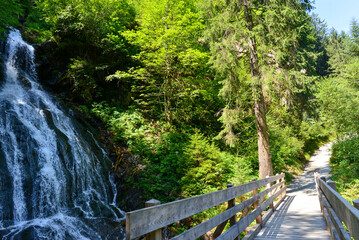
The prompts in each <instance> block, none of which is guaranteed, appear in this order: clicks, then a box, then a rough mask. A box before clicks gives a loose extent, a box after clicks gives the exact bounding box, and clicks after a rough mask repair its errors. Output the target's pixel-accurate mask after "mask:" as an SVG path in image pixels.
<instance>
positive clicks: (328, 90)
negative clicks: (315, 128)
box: [316, 59, 359, 134]
mask: <svg viewBox="0 0 359 240" xmlns="http://www.w3.org/2000/svg"><path fill="white" fill-rule="evenodd" d="M358 64H359V60H358V59H353V60H352V62H351V63H349V64H347V65H345V66H344V67H343V68H342V73H341V74H340V75H338V76H337V77H332V78H327V79H324V80H323V81H322V82H320V83H319V86H318V89H319V90H318V93H317V95H316V96H317V98H318V102H319V104H320V107H321V115H322V118H323V119H325V120H326V122H328V125H330V126H333V127H334V128H335V130H336V131H337V132H338V133H339V134H340V133H344V134H345V133H346V132H358V131H359V129H358V126H359V125H358V121H357V119H358V117H359V110H358V108H357V106H358V104H359V95H358V86H357V83H356V82H357V76H356V74H355V72H356V71H358V69H359V68H358V67H359V65H358Z"/></svg>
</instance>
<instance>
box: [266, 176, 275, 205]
mask: <svg viewBox="0 0 359 240" xmlns="http://www.w3.org/2000/svg"><path fill="white" fill-rule="evenodd" d="M266 178H269V176H266ZM271 186H272V184H271V183H268V184H267V189H268V188H270V187H271ZM272 195H273V194H272V192H269V193H268V198H270V197H271V196H272ZM269 208H271V209H274V205H273V202H271V203H270V204H269Z"/></svg>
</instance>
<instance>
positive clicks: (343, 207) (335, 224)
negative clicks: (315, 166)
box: [314, 173, 359, 240]
mask: <svg viewBox="0 0 359 240" xmlns="http://www.w3.org/2000/svg"><path fill="white" fill-rule="evenodd" d="M314 179H315V182H316V184H317V190H318V196H319V202H320V208H321V210H322V212H323V215H324V218H325V221H326V223H327V228H328V231H329V232H330V235H331V239H347V240H350V239H352V238H354V239H355V240H359V210H358V209H359V199H357V200H354V201H353V205H354V206H352V205H351V204H350V203H349V202H348V201H347V200H345V199H344V198H343V197H342V196H341V195H340V194H339V193H337V187H336V184H335V182H334V181H331V180H329V181H326V178H325V177H324V176H320V175H319V174H318V173H315V174H314ZM343 223H344V224H345V227H346V228H347V229H348V231H347V230H346V229H345V227H344V225H343Z"/></svg>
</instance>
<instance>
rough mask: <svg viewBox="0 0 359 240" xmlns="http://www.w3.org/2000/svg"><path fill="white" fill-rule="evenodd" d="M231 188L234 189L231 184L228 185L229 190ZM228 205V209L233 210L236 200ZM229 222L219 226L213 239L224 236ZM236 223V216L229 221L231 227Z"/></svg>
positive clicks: (230, 201)
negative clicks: (223, 233)
mask: <svg viewBox="0 0 359 240" xmlns="http://www.w3.org/2000/svg"><path fill="white" fill-rule="evenodd" d="M231 187H233V184H231V183H229V184H227V188H231ZM227 203H228V208H227V209H230V208H232V207H234V206H235V205H236V199H235V198H233V199H231V200H229V201H228V202H227ZM227 222H228V220H226V221H224V222H223V223H221V224H220V225H218V226H217V228H216V230H215V231H214V233H213V238H217V237H219V236H220V235H221V234H222V232H223V230H224V228H225V227H226V225H227ZM236 222H237V219H236V215H234V216H233V217H231V218H230V219H229V223H230V226H231V227H232V226H233V225H234V224H236ZM235 240H238V237H237V238H235Z"/></svg>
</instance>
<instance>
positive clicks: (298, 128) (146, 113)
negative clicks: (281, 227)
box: [0, 0, 359, 224]
mask: <svg viewBox="0 0 359 240" xmlns="http://www.w3.org/2000/svg"><path fill="white" fill-rule="evenodd" d="M0 3H1V5H2V6H4V7H2V8H1V9H0V31H1V33H2V39H5V38H6V33H7V31H8V30H9V28H10V27H14V28H19V29H20V30H21V31H22V33H23V36H24V37H25V38H26V40H27V41H28V42H30V43H32V44H34V46H35V48H36V50H37V56H36V57H37V65H38V72H39V78H40V81H42V82H43V83H44V84H45V85H46V87H47V88H49V89H51V91H52V92H54V93H55V94H56V95H57V96H58V98H59V99H61V100H62V101H64V102H66V103H68V104H69V105H70V106H72V107H73V108H74V109H76V110H77V111H79V112H80V113H82V114H83V115H84V116H85V118H87V119H89V120H90V121H93V122H96V123H97V124H98V125H99V126H101V127H102V134H101V136H100V138H101V139H102V140H103V143H104V144H107V146H108V148H109V150H110V151H112V152H113V153H114V154H113V158H114V160H113V161H114V167H113V171H114V172H115V173H116V174H117V177H118V179H117V180H118V182H119V183H121V186H122V187H121V188H122V193H121V194H120V196H119V198H120V199H119V200H118V201H119V203H120V204H121V205H122V206H121V207H122V208H123V209H125V210H129V209H134V208H139V207H140V206H141V204H143V202H144V201H145V200H148V199H151V198H155V199H159V200H160V201H161V202H168V201H173V200H175V199H179V198H185V197H191V196H195V195H198V194H204V193H208V192H212V191H215V190H218V189H223V188H225V187H226V185H227V183H229V182H230V183H233V184H241V183H244V182H248V181H250V180H251V179H253V178H258V177H261V178H263V177H265V176H267V175H273V174H276V173H281V172H284V173H286V177H287V180H290V179H291V178H292V177H293V176H294V175H297V174H299V173H300V172H301V170H302V169H303V166H304V165H305V163H306V160H307V159H308V158H309V156H310V154H311V153H313V152H314V151H315V150H316V149H317V148H318V147H319V146H320V145H321V144H322V143H324V142H327V141H330V140H333V139H336V140H335V143H334V145H333V157H332V159H331V165H332V168H333V172H332V174H333V177H332V178H333V179H335V180H336V181H338V189H339V192H340V193H342V194H344V196H345V197H347V198H348V200H353V199H356V198H358V197H359V190H358V189H359V180H358V179H359V161H358V156H359V147H358V146H359V137H358V131H359V128H358V126H359V123H358V119H359V108H358V107H357V106H358V105H359V80H358V79H357V75H358V74H359V23H358V22H357V21H355V20H353V22H352V24H351V31H350V32H349V33H345V32H342V33H338V32H337V31H336V30H334V29H328V28H327V26H326V24H325V22H323V21H322V20H321V19H319V18H318V16H315V15H313V14H312V13H311V10H312V7H313V6H312V5H311V1H309V0H243V1H233V0H226V1H225V0H199V1H193V0H179V1H173V0H157V1H152V0H0ZM357 109H358V110H357ZM258 159H259V160H258ZM131 194H132V195H136V199H138V202H136V201H132V202H131V201H127V199H128V196H129V195H131ZM198 221H200V220H198ZM195 222H196V221H194V223H191V224H195Z"/></svg>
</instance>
